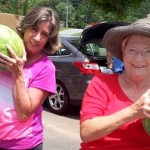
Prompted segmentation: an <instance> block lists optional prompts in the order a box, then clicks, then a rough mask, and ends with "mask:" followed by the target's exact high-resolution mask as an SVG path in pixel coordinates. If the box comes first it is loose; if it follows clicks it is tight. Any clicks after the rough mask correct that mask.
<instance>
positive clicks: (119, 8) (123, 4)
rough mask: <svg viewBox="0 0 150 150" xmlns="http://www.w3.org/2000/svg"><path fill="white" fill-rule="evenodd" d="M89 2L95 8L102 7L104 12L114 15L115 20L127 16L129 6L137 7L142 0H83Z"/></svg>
mask: <svg viewBox="0 0 150 150" xmlns="http://www.w3.org/2000/svg"><path fill="white" fill-rule="evenodd" d="M84 1H86V2H90V4H91V5H93V6H94V7H96V8H97V9H98V8H99V9H102V10H103V11H104V12H105V13H110V12H111V14H112V15H114V16H115V20H122V19H124V18H126V17H127V15H126V14H127V10H128V9H129V8H132V9H137V8H138V7H140V5H141V3H142V2H143V1H144V0H94V1H93V0H84Z"/></svg>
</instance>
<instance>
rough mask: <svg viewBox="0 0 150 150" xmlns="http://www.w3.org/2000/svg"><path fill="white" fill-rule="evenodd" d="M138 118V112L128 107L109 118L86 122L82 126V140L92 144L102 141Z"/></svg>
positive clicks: (101, 117)
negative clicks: (95, 141)
mask: <svg viewBox="0 0 150 150" xmlns="http://www.w3.org/2000/svg"><path fill="white" fill-rule="evenodd" d="M136 118H137V116H136V111H133V110H132V109H131V107H127V108H124V109H122V110H120V111H118V112H116V113H114V114H112V115H109V116H99V117H95V118H92V119H88V120H85V121H83V122H81V125H80V135H81V140H82V141H83V142H90V141H94V140H97V139H100V138H102V137H104V136H106V135H108V134H110V133H111V132H113V131H114V130H116V129H117V128H119V127H120V126H122V125H123V124H125V123H128V122H130V121H132V120H134V119H136Z"/></svg>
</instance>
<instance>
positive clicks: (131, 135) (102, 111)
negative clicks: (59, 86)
mask: <svg viewBox="0 0 150 150" xmlns="http://www.w3.org/2000/svg"><path fill="white" fill-rule="evenodd" d="M132 103H133V102H132V101H131V100H130V99H129V98H128V97H127V96H126V95H125V93H124V92H123V91H122V89H121V87H120V85H119V82H118V74H113V75H108V74H99V75H97V76H95V77H94V78H93V79H92V81H91V83H90V84H89V86H88V88H87V91H86V93H85V96H84V99H83V103H82V108H81V112H80V114H81V116H80V117H81V118H80V121H81V122H82V121H84V120H87V119H91V118H94V117H96V116H104V115H110V114H112V113H114V112H117V111H119V110H121V109H123V108H125V107H128V106H129V105H131V104H132ZM90 149H92V150H150V136H149V135H148V134H146V132H145V131H144V129H143V126H142V122H141V119H136V120H134V121H132V122H129V123H127V124H125V125H123V126H121V127H120V128H118V129H117V130H115V131H114V132H112V133H111V134H109V135H107V136H105V137H103V138H100V139H98V140H95V141H92V142H88V143H81V150H90Z"/></svg>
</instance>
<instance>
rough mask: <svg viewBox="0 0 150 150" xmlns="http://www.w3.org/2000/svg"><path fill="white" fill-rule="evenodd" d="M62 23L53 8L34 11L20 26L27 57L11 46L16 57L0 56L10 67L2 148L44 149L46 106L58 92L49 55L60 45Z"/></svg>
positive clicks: (2, 97)
mask: <svg viewBox="0 0 150 150" xmlns="http://www.w3.org/2000/svg"><path fill="white" fill-rule="evenodd" d="M59 23H60V21H59V16H58V14H57V13H56V12H55V11H54V10H53V9H50V8H47V7H36V8H33V9H32V10H31V11H29V12H28V13H27V14H26V16H25V17H24V18H23V20H22V21H21V23H20V25H19V27H18V32H19V34H20V36H21V38H22V40H23V42H24V45H25V51H26V52H24V56H23V57H22V58H18V57H17V56H16V54H15V53H14V51H13V50H12V49H11V47H9V46H7V48H8V50H9V52H10V54H11V56H12V58H10V57H8V56H6V55H4V54H2V53H0V66H2V67H6V68H7V69H6V70H0V149H7V150H9V149H13V150H19V149H20V150H21V149H23V150H28V149H32V150H37V149H38V150H41V149H42V143H43V125H42V104H43V102H44V100H45V99H46V97H47V96H48V95H49V94H54V93H55V92H56V83H55V82H56V81H55V66H54V65H53V63H52V62H51V61H50V60H49V58H48V56H47V55H45V52H49V53H51V52H54V51H56V50H57V49H58V48H59V46H60V41H59V38H58V31H59ZM16 44H17V43H16ZM25 53H26V54H25Z"/></svg>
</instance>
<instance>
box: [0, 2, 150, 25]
mask: <svg viewBox="0 0 150 150" xmlns="http://www.w3.org/2000/svg"><path fill="white" fill-rule="evenodd" d="M35 6H47V7H51V8H53V9H55V10H56V11H57V12H58V14H59V16H60V19H61V22H63V23H64V25H66V23H67V22H68V26H69V27H71V28H84V27H85V26H87V25H88V24H91V23H95V22H104V21H128V22H131V21H134V20H136V19H137V18H142V17H145V16H146V15H147V14H148V13H150V2H149V0H0V12H6V13H13V14H17V15H25V14H26V12H27V11H28V10H29V9H30V8H32V7H35ZM66 7H67V8H66ZM67 18H68V21H66V20H67Z"/></svg>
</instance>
